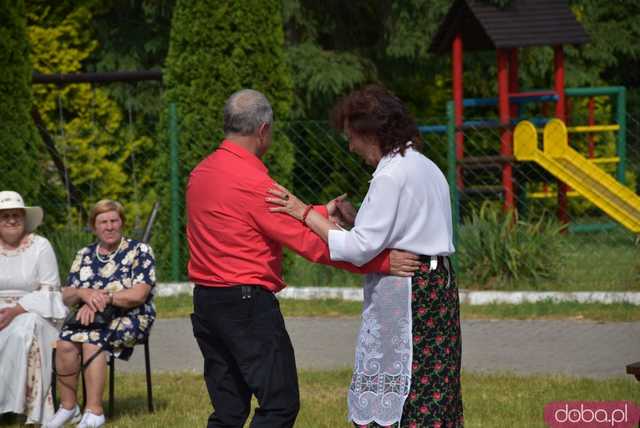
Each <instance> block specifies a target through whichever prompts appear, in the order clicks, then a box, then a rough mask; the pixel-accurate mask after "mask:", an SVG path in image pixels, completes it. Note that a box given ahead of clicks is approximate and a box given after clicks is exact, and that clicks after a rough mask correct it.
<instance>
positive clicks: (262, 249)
mask: <svg viewBox="0 0 640 428" xmlns="http://www.w3.org/2000/svg"><path fill="white" fill-rule="evenodd" d="M272 121H273V112H272V109H271V106H270V104H269V102H268V100H267V99H266V98H265V96H264V95H262V94H261V93H259V92H257V91H253V90H242V91H238V92H236V93H235V94H233V95H232V96H231V97H230V98H229V99H228V100H227V102H226V103H225V107H224V132H225V140H224V141H223V142H222V144H221V145H220V146H219V148H218V149H217V150H216V151H215V152H213V153H212V154H211V155H209V156H208V157H207V158H205V159H204V160H203V161H202V162H200V164H198V166H196V168H195V169H194V170H193V171H192V172H191V176H190V179H189V183H188V185H187V195H186V200H187V219H188V221H187V239H188V243H189V251H190V259H189V266H188V270H189V279H190V280H191V281H192V282H194V283H195V284H196V287H195V289H194V295H193V302H194V313H193V314H192V316H191V321H192V324H193V332H194V336H195V338H196V340H197V342H198V345H199V347H200V350H201V351H202V355H203V356H204V360H205V361H204V377H205V382H206V384H207V389H208V392H209V396H210V398H211V402H212V404H214V406H215V410H214V412H213V413H212V414H211V415H210V416H209V422H208V428H213V427H238V428H241V427H242V426H243V425H244V423H245V421H246V419H247V417H248V415H249V410H250V402H251V396H252V395H255V396H256V398H257V399H258V402H259V405H260V407H259V408H257V409H256V411H255V415H254V418H253V421H252V423H251V427H253V428H259V427H264V428H267V427H268V428H278V427H283V428H284V427H292V426H293V425H294V422H295V419H296V416H297V413H298V410H299V406H300V401H299V393H298V380H297V372H296V365H295V357H294V352H293V347H292V345H291V340H290V339H289V335H288V333H287V331H286V329H285V325H284V320H283V317H282V314H281V312H280V308H279V305H278V300H277V299H276V297H275V294H274V293H276V292H278V291H280V290H281V289H282V288H284V287H285V284H284V282H283V280H282V246H283V245H285V246H287V247H289V248H291V249H292V250H294V251H296V252H297V253H299V254H301V255H302V256H304V257H305V258H307V259H309V260H311V261H313V262H318V263H325V264H331V265H333V266H337V267H340V268H343V269H349V270H351V271H354V272H359V273H367V272H384V273H393V274H397V275H404V276H410V275H411V272H413V271H415V270H416V269H417V268H418V266H419V263H418V262H417V260H416V258H415V257H413V256H412V255H406V253H405V254H400V253H396V252H394V257H393V260H394V262H393V266H391V262H390V259H391V256H390V255H389V252H388V251H385V252H383V253H382V254H380V255H379V256H378V257H377V258H376V259H374V260H372V261H371V262H369V263H368V264H367V265H364V266H362V267H360V268H358V267H356V266H353V265H350V264H348V263H342V262H332V261H331V260H330V258H329V249H328V247H327V245H326V243H325V242H324V241H323V240H322V239H321V238H320V237H319V236H317V235H316V234H315V233H314V232H312V231H311V229H309V228H307V227H306V226H305V225H304V224H303V223H302V222H299V221H298V220H295V219H294V218H292V217H291V216H288V215H283V214H281V213H270V212H269V206H268V204H267V202H266V200H265V198H266V197H267V196H268V193H267V190H268V189H270V188H271V187H273V185H274V181H273V179H271V177H269V174H268V171H267V168H266V167H265V166H264V164H263V163H262V161H261V160H260V158H261V157H262V155H264V153H265V152H266V151H267V149H268V148H269V146H270V144H271V125H272ZM335 205H336V204H335V200H334V201H332V202H330V203H329V204H327V207H315V209H318V210H319V211H320V212H322V213H323V214H324V215H328V214H332V215H333V214H337V212H336V206H335ZM329 211H331V213H329Z"/></svg>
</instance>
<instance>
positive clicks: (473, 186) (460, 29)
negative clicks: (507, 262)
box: [420, 0, 640, 233]
mask: <svg viewBox="0 0 640 428" xmlns="http://www.w3.org/2000/svg"><path fill="white" fill-rule="evenodd" d="M586 42H588V36H587V34H586V32H585V31H584V29H583V28H582V26H581V25H580V24H579V23H578V22H577V21H576V19H575V17H574V16H573V14H572V12H571V10H570V9H569V7H568V5H567V4H566V3H564V2H561V1H555V0H513V1H512V2H511V3H510V5H509V6H508V7H505V8H497V7H495V6H491V5H488V4H486V3H481V2H477V1H474V0H456V1H454V2H453V4H452V6H451V8H450V9H449V12H448V13H447V15H446V17H445V19H444V20H443V21H442V23H441V25H440V27H439V29H438V31H437V32H436V35H435V36H434V39H433V43H432V45H431V50H432V51H433V52H435V53H445V52H447V51H449V50H450V51H451V57H452V83H453V101H450V102H448V103H447V116H448V124H447V125H435V126H422V127H420V130H421V132H423V133H427V134H428V133H446V134H447V135H448V143H449V144H448V147H449V153H448V179H449V185H450V187H451V190H452V194H453V202H454V203H453V215H454V221H455V223H456V225H457V224H459V223H460V217H461V210H462V209H464V204H465V203H468V202H469V201H478V200H496V199H499V200H501V203H502V206H503V209H504V210H505V211H507V210H517V211H518V212H519V214H520V213H521V212H522V213H525V212H526V211H527V204H528V201H532V200H536V199H538V200H544V199H546V200H547V201H544V203H546V206H547V207H549V203H548V199H550V198H552V197H555V198H556V200H557V203H556V206H555V208H556V213H557V217H558V220H559V221H560V222H562V223H564V224H568V225H569V230H570V231H594V230H604V229H609V228H611V227H615V223H611V222H609V223H595V224H593V223H591V224H589V223H587V224H570V221H571V216H570V213H569V208H570V207H569V197H577V196H581V197H585V198H586V199H587V200H589V201H590V202H592V203H593V204H594V205H595V206H597V207H598V208H600V209H602V210H603V211H604V212H605V213H606V214H607V215H609V216H610V217H611V218H612V219H614V220H615V221H617V222H618V223H620V224H622V225H623V226H625V227H626V228H627V229H628V230H630V231H632V232H633V233H640V200H638V197H637V195H635V193H634V192H633V191H632V190H630V189H629V188H627V187H625V186H624V184H625V183H626V179H625V175H626V172H627V171H626V163H627V159H626V108H625V102H626V93H625V88H623V87H603V88H565V64H564V59H565V55H564V50H563V45H565V44H571V45H580V44H584V43H586ZM463 46H464V47H466V48H467V50H488V49H495V50H496V51H497V83H498V84H497V87H498V96H497V97H494V98H464V97H463ZM530 46H551V47H552V48H553V52H554V57H553V65H554V66H553V80H554V84H553V89H552V90H529V91H521V90H520V88H519V79H518V57H519V48H524V47H530ZM596 97H597V98H596ZM585 98H586V99H585ZM596 104H597V106H596ZM581 106H584V107H586V109H587V115H586V116H587V117H586V118H585V119H586V120H584V121H581V122H586V123H579V124H576V125H570V126H568V127H566V126H565V123H568V121H569V120H570V119H574V118H575V117H576V116H577V114H576V112H577V110H578V108H579V107H581ZM549 107H552V108H553V112H552V113H551V114H550V112H549V110H550V109H549ZM487 108H493V112H489V114H488V116H489V118H487V112H486V109H487ZM496 108H497V117H495V116H496V114H495V109H496ZM478 109H484V113H483V115H482V116H481V117H480V118H478V119H476V118H475V117H474V118H470V117H465V112H466V111H475V112H477V111H478ZM571 110H573V111H571ZM596 110H598V114H596ZM603 112H604V114H603ZM492 113H493V116H494V117H493V118H491V115H492ZM609 113H611V114H610V116H611V119H603V116H609ZM476 114H477V113H476ZM572 114H573V115H572ZM469 116H471V115H469ZM596 116H599V117H600V123H596ZM525 119H526V120H527V121H528V122H526V124H523V125H522V126H520V125H518V128H516V129H518V130H519V131H518V132H516V135H515V141H514V132H513V129H514V127H515V126H516V125H517V124H518V123H519V122H521V121H522V120H525ZM603 121H606V122H609V123H602V122H603ZM545 125H547V127H546V128H545V139H544V144H545V150H544V151H539V150H537V149H535V150H534V148H535V147H537V146H536V144H535V143H536V141H537V136H536V134H537V133H540V132H542V130H541V129H537V130H536V128H535V126H538V127H542V126H545ZM482 131H484V132H485V134H486V132H489V133H490V135H489V136H488V137H487V136H486V135H485V136H483V137H478V136H477V135H478V133H480V132H482ZM534 137H535V138H534ZM489 139H492V141H493V147H487V144H486V141H487V140H489ZM498 139H499V145H498V144H495V142H497V141H496V140H498ZM474 140H475V142H477V141H482V142H483V143H484V144H476V145H477V146H482V147H483V149H480V150H478V147H473V146H472V145H469V144H467V143H468V142H472V143H473V142H474ZM514 144H515V147H516V148H519V149H518V150H516V153H515V157H514ZM570 144H571V145H572V146H575V149H576V150H574V149H572V148H571V147H570ZM548 145H549V146H553V147H549V148H547V146H548ZM554 145H557V147H555V146H554ZM498 147H499V151H498V150H497V149H498ZM577 150H580V151H583V152H585V156H582V155H580V154H579V153H578V151H577ZM528 161H534V163H529V162H528ZM601 168H603V169H606V170H608V171H610V172H612V173H613V174H615V179H614V178H613V177H612V176H611V175H609V174H608V173H607V172H605V170H603V169H601ZM613 168H615V171H613ZM497 170H498V171H499V173H498V172H497ZM478 171H482V173H478ZM487 171H493V172H492V175H493V179H494V180H493V182H492V183H490V184H487V181H488V180H487ZM523 171H529V174H524V173H523ZM576 171H577V172H576ZM534 176H535V177H536V178H535V181H533V180H532V177H534ZM478 177H482V179H480V180H478ZM474 178H475V180H474ZM496 178H498V179H499V180H498V182H496V180H495V179H496ZM555 180H557V181H555ZM478 181H479V183H478ZM569 186H571V187H569Z"/></svg>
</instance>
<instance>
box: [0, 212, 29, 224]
mask: <svg viewBox="0 0 640 428" xmlns="http://www.w3.org/2000/svg"><path fill="white" fill-rule="evenodd" d="M11 220H13V221H14V222H16V223H22V222H23V221H24V214H23V213H0V223H9V222H10V221H11Z"/></svg>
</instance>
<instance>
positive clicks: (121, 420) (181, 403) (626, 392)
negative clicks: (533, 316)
mask: <svg viewBox="0 0 640 428" xmlns="http://www.w3.org/2000/svg"><path fill="white" fill-rule="evenodd" d="M350 377H351V372H350V371H349V370H340V371H328V372H301V373H300V391H301V399H302V409H301V411H300V414H299V416H298V419H297V422H296V427H299V428H323V427H326V428H330V427H331V428H335V427H345V428H349V427H351V426H352V425H350V424H348V423H347V422H346V389H347V386H348V384H349V381H350ZM153 382H154V397H155V405H156V413H154V414H149V413H147V411H146V402H145V382H144V377H143V376H142V375H117V376H116V388H117V395H116V405H115V408H116V415H115V416H114V417H113V418H110V419H109V420H108V425H107V426H109V427H113V428H125V427H131V428H133V427H136V428H137V427H158V428H169V427H171V428H174V427H176V428H179V427H185V428H186V427H189V428H191V427H200V426H205V425H206V419H207V416H208V414H209V413H210V411H211V407H210V404H209V401H208V396H207V393H206V390H205V386H204V382H203V380H202V377H201V376H200V375H197V374H193V373H178V374H167V373H154V375H153ZM462 388H463V401H464V413H465V426H466V427H483V428H491V427H527V428H534V427H540V428H542V427H544V426H545V424H544V421H543V409H544V406H545V404H546V403H549V402H551V401H556V400H594V401H597V400H631V401H634V402H636V403H637V402H640V388H639V387H638V383H637V382H636V381H635V380H632V378H631V377H629V378H622V379H615V380H589V379H579V378H570V377H560V376H557V377H556V376H527V377H520V376H514V375H510V374H492V375H481V374H472V373H463V377H462ZM105 397H106V395H105ZM105 404H106V402H105ZM0 426H3V427H17V426H18V425H17V424H15V423H14V424H11V423H7V422H4V423H2V422H0ZM247 426H248V425H247Z"/></svg>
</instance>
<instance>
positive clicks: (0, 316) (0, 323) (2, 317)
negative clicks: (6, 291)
mask: <svg viewBox="0 0 640 428" xmlns="http://www.w3.org/2000/svg"><path fill="white" fill-rule="evenodd" d="M25 312H27V311H26V310H25V309H24V308H23V307H22V306H20V305H15V306H13V307H11V308H2V309H0V331H2V330H4V329H5V328H6V327H7V326H8V325H9V324H11V321H13V319H14V318H15V317H17V316H18V315H20V314H23V313H25Z"/></svg>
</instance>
